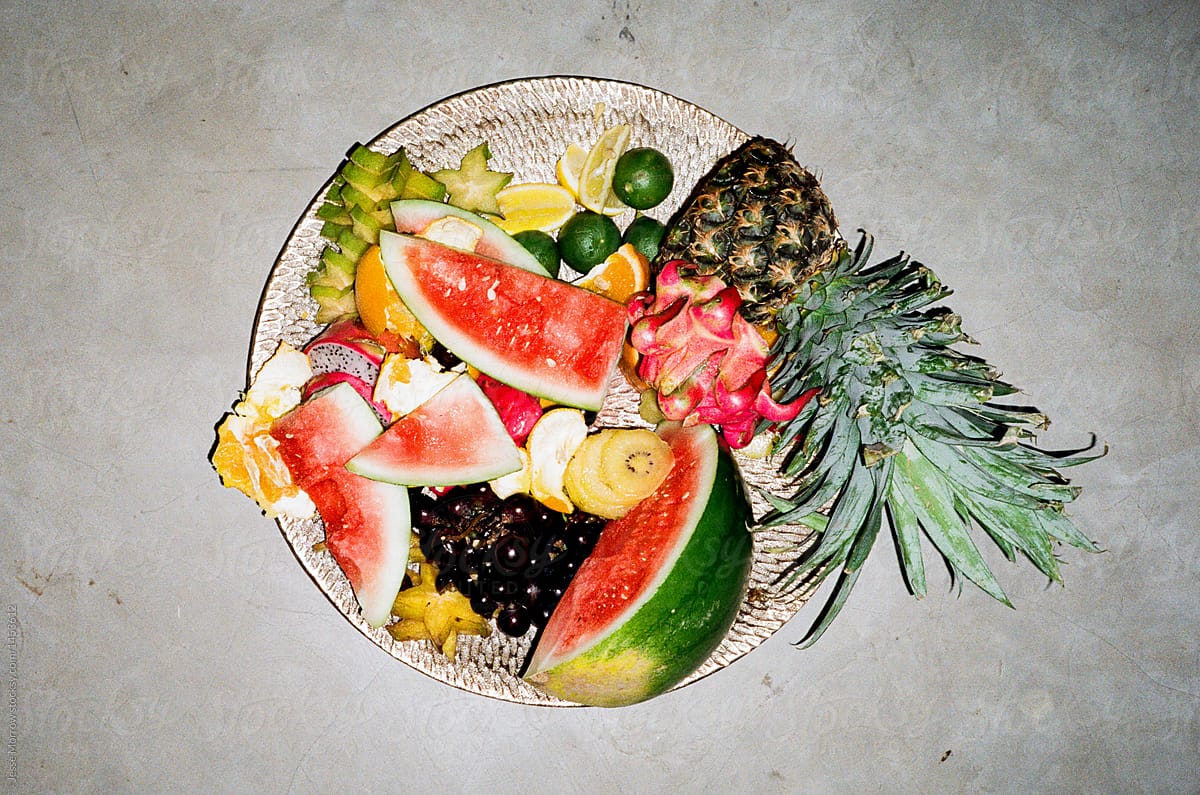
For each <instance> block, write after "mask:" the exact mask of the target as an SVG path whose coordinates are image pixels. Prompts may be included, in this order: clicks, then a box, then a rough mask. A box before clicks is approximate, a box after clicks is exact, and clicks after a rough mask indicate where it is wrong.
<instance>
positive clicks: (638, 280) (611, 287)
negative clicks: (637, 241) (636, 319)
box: [575, 243, 650, 303]
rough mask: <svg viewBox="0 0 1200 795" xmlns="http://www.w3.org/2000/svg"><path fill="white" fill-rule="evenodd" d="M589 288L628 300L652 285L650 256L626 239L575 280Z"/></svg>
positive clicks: (579, 284)
mask: <svg viewBox="0 0 1200 795" xmlns="http://www.w3.org/2000/svg"><path fill="white" fill-rule="evenodd" d="M575 284H576V285H578V286H579V287H582V288H583V289H585V290H591V291H592V292H593V293H599V294H600V295H603V296H605V297H606V298H611V299H612V300H614V301H619V302H620V303H625V302H626V301H628V300H629V299H630V298H631V297H632V296H633V294H634V293H640V292H641V291H642V290H645V289H647V288H649V286H650V260H648V259H646V257H645V256H643V255H642V253H641V252H640V251H638V250H637V249H636V248H634V247H633V244H632V243H625V244H623V245H622V246H621V247H620V248H618V249H617V250H616V251H614V252H613V253H612V254H610V255H609V256H608V258H607V259H605V260H604V262H601V263H600V264H599V265H598V266H597V267H595V268H592V270H591V272H590V273H588V275H587V276H584V277H583V278H582V279H580V280H579V281H578V282H576V283H575Z"/></svg>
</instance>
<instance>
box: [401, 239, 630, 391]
mask: <svg viewBox="0 0 1200 795" xmlns="http://www.w3.org/2000/svg"><path fill="white" fill-rule="evenodd" d="M379 244H380V253H381V254H382V256H383V264H384V268H385V269H386V270H387V273H388V277H389V278H390V279H391V280H392V284H393V285H394V286H395V288H396V292H397V293H399V294H400V298H401V299H402V300H403V301H404V303H405V305H406V306H407V307H408V308H409V310H411V311H412V313H413V314H414V315H415V316H416V318H417V320H419V321H420V322H421V324H422V325H424V326H425V328H427V329H428V330H429V332H430V333H431V334H433V336H434V337H436V338H437V340H438V341H439V342H441V343H442V344H443V345H445V346H446V347H447V348H448V349H449V350H450V351H452V352H453V353H454V354H455V355H456V356H458V357H459V358H460V359H462V360H463V361H465V362H467V363H468V364H471V365H473V366H475V367H477V368H478V369H479V370H481V371H483V372H484V373H487V374H488V375H490V376H492V377H493V378H495V379H496V380H498V381H501V382H503V383H505V384H508V385H509V386H513V387H516V388H517V389H520V390H522V391H524V392H529V393H530V394H533V395H537V396H538V397H543V398H548V399H550V400H553V401H555V402H557V403H563V404H565V405H568V406H574V407H576V408H582V409H592V410H599V408H600V406H601V404H602V403H603V402H604V396H605V394H607V392H608V383H609V380H610V379H611V378H612V375H613V373H614V372H615V371H616V368H617V362H618V360H619V359H620V356H621V347H622V344H623V342H624V339H625V323H626V312H625V308H624V306H623V305H622V304H619V303H617V302H616V301H611V300H609V299H607V298H604V297H603V296H600V295H597V294H595V293H591V292H588V291H587V290H584V289H581V288H579V287H575V286H573V285H570V284H567V283H566V282H561V281H558V280H557V279H551V278H549V277H548V276H544V275H539V274H537V273H533V272H532V271H527V270H523V269H521V268H518V267H514V266H512V265H508V264H505V263H503V262H500V261H499V260H495V259H490V258H488V257H484V256H480V255H479V254H475V253H472V252H468V251H463V250H461V249H456V248H451V247H450V246H444V245H442V244H440V243H435V242H433V241H430V240H425V239H423V238H419V237H413V236H411V235H400V234H394V233H390V232H384V233H381V234H380V240H379Z"/></svg>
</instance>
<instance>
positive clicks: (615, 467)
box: [598, 428, 675, 502]
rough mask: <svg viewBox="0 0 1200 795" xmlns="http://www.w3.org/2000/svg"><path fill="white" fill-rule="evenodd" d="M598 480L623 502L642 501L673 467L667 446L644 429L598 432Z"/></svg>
mask: <svg viewBox="0 0 1200 795" xmlns="http://www.w3.org/2000/svg"><path fill="white" fill-rule="evenodd" d="M598 436H600V437H603V439H604V442H603V447H602V448H601V451H600V469H599V472H598V474H599V475H600V480H601V481H602V482H603V483H604V484H605V485H606V486H608V488H609V489H611V490H612V492H613V493H614V494H616V495H617V496H618V497H621V498H623V499H624V500H626V501H629V500H633V501H635V502H637V501H641V500H644V499H645V498H647V497H649V496H650V495H651V494H653V493H654V491H655V490H656V489H657V488H658V487H659V486H660V485H662V482H663V481H664V480H666V478H667V474H668V473H670V471H671V467H672V466H674V465H675V455H674V454H673V453H672V452H671V446H670V445H668V444H667V443H666V442H664V441H663V440H662V439H661V438H659V436H658V434H656V433H655V432H654V431H651V430H647V429H645V428H636V429H611V430H605V431H602V432H601V433H600V434H598Z"/></svg>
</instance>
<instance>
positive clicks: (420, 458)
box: [346, 375, 521, 486]
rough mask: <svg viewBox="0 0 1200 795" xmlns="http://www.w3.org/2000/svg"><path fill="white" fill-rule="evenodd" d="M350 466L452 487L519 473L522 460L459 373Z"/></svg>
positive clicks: (396, 479)
mask: <svg viewBox="0 0 1200 795" xmlns="http://www.w3.org/2000/svg"><path fill="white" fill-rule="evenodd" d="M346 468H347V469H349V470H350V471H351V472H355V473H357V474H359V475H362V476H364V477H368V478H371V479H373V480H382V481H386V482H388V483H398V484H404V485H407V486H450V485H457V484H462V483H480V482H483V481H486V480H493V479H495V478H498V477H500V476H501V475H507V474H508V473H510V472H515V471H517V470H518V469H520V468H521V458H520V454H519V453H518V452H517V447H516V445H515V444H513V441H512V439H511V437H510V436H509V434H508V431H507V430H506V429H505V427H504V423H503V422H502V421H501V420H500V415H499V414H497V413H496V409H495V407H493V406H492V403H491V401H489V400H488V399H487V397H486V396H485V395H484V394H483V391H482V390H481V389H480V388H479V386H478V385H477V384H476V383H475V382H474V381H473V380H472V379H471V378H470V377H469V376H466V375H460V376H458V377H457V378H455V379H454V380H453V381H451V382H450V383H449V384H447V385H446V386H445V387H443V388H442V389H440V390H438V391H437V392H436V393H435V394H434V395H433V397H431V398H429V399H428V400H426V401H425V402H424V403H422V404H421V405H420V406H418V407H417V408H416V409H414V410H413V411H411V412H409V413H408V414H406V415H404V416H403V417H401V418H400V419H398V420H396V422H394V423H392V425H391V426H390V427H389V428H388V429H387V430H386V431H384V432H383V434H382V435H381V436H380V437H379V438H378V439H376V440H375V441H373V442H372V443H371V444H370V445H368V446H367V447H366V449H364V450H363V451H362V452H360V453H358V454H357V455H355V456H354V457H353V458H352V459H350V461H349V462H348V463H347V464H346Z"/></svg>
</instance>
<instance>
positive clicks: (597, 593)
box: [525, 423, 751, 707]
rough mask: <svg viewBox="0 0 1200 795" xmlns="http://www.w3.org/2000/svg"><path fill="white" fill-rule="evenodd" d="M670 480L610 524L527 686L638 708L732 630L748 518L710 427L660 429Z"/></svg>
mask: <svg viewBox="0 0 1200 795" xmlns="http://www.w3.org/2000/svg"><path fill="white" fill-rule="evenodd" d="M659 433H660V435H661V436H662V437H663V439H665V440H666V441H667V443H668V444H669V445H670V446H671V450H672V452H673V453H674V454H675V466H674V468H673V469H672V471H671V475H670V477H668V478H667V480H666V482H664V483H663V485H662V486H660V487H659V489H658V491H656V492H655V493H654V494H653V495H651V496H650V497H648V498H647V499H645V500H644V501H642V502H641V503H639V504H638V505H637V506H636V507H635V508H634V509H633V510H632V511H630V512H629V513H628V514H626V515H625V516H624V517H622V518H621V519H616V520H614V521H612V522H609V524H608V525H607V526H605V528H604V531H603V532H602V533H601V535H600V540H599V541H598V542H597V544H596V548H595V550H594V551H593V552H592V554H591V555H590V556H589V557H588V559H587V560H586V561H585V562H584V563H583V565H581V566H580V567H579V571H578V572H577V573H576V575H575V578H574V579H573V580H572V581H571V584H570V586H569V587H568V588H567V590H566V593H564V594H563V597H562V600H561V601H560V602H559V603H558V606H557V607H556V608H555V610H554V613H553V615H551V617H550V621H549V623H548V624H547V625H546V628H545V630H544V631H543V632H542V635H541V637H540V639H539V640H538V643H537V646H536V647H535V648H534V651H533V654H532V656H531V657H530V659H529V663H528V666H527V669H526V673H525V680H526V681H528V682H529V683H530V684H533V685H534V686H535V687H538V688H540V689H542V690H544V691H546V692H548V693H551V694H553V695H555V696H558V697H559V698H563V699H567V700H569V701H575V702H578V703H581V704H589V705H593V706H604V707H614V706H623V705H626V704H633V703H636V702H639V701H644V700H645V699H648V698H651V697H653V696H656V695H658V694H660V693H662V692H665V691H666V690H669V689H670V688H671V687H674V686H675V685H676V684H678V683H679V682H680V681H682V680H683V679H684V678H685V677H687V676H688V675H689V674H690V673H692V671H694V670H696V668H698V667H699V666H700V665H701V663H703V662H704V661H705V660H706V659H708V656H709V655H710V654H712V652H713V650H714V649H715V648H716V647H717V645H718V644H720V642H721V640H722V638H724V637H725V634H726V633H727V632H728V631H729V627H730V626H732V624H733V621H734V618H735V617H736V616H737V612H738V609H739V607H740V606H741V603H742V597H743V593H744V591H745V587H746V581H747V579H748V577H749V574H750V565H751V538H750V533H749V532H748V530H747V522H748V520H749V519H750V516H751V514H750V509H749V505H748V504H747V502H746V497H745V493H744V491H743V489H742V485H741V478H740V476H739V475H738V472H737V467H736V465H735V464H734V463H733V460H732V459H731V458H730V457H729V454H728V453H727V452H725V450H724V449H723V448H722V447H721V445H720V443H719V442H718V440H717V436H716V433H715V432H714V431H713V429H712V427H711V426H709V425H697V426H693V427H690V428H683V427H682V426H680V425H678V424H674V423H672V424H666V425H664V426H660V429H659Z"/></svg>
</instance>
